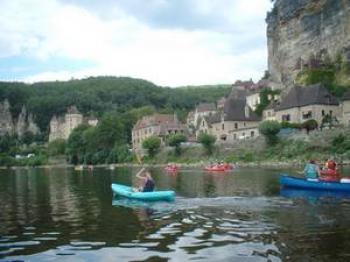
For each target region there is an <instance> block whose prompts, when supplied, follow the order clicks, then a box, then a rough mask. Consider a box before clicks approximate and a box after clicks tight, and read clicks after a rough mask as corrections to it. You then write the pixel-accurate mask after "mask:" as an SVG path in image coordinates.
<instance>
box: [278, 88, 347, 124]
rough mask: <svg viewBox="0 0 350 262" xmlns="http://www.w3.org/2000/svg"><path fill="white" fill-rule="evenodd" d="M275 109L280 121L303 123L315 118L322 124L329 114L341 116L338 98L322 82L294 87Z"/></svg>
mask: <svg viewBox="0 0 350 262" xmlns="http://www.w3.org/2000/svg"><path fill="white" fill-rule="evenodd" d="M274 111H275V119H276V120H277V121H279V122H282V121H287V122H291V123H303V122H305V121H307V120H310V119H314V120H316V121H317V122H318V123H319V124H321V123H322V120H323V118H324V117H326V116H327V115H328V116H331V117H332V118H334V119H340V118H341V108H340V107H339V102H338V99H337V98H336V97H335V96H333V95H332V94H330V92H329V91H328V90H327V88H326V87H325V86H324V85H322V84H315V85H310V86H306V87H300V86H295V87H293V88H292V89H291V90H290V91H289V93H288V94H287V95H286V96H285V97H284V98H283V99H282V100H281V103H280V104H279V105H278V106H277V107H276V108H275V110H274Z"/></svg>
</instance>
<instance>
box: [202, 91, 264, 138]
mask: <svg viewBox="0 0 350 262" xmlns="http://www.w3.org/2000/svg"><path fill="white" fill-rule="evenodd" d="M260 120H261V119H260V118H259V117H258V116H257V115H256V114H255V113H254V112H253V110H252V109H251V108H250V107H249V105H248V104H247V101H246V100H245V99H237V98H229V99H227V100H226V102H225V105H224V108H223V110H220V111H218V112H217V113H216V114H215V115H212V116H206V117H202V118H201V121H200V123H199V124H198V126H197V128H198V130H197V136H198V135H199V134H201V133H208V134H211V135H214V136H215V137H216V139H217V142H218V143H220V142H221V143H225V142H228V143H232V142H234V141H236V140H241V139H251V138H255V137H257V136H259V130H258V126H259V122H260Z"/></svg>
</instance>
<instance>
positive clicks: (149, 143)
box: [142, 136, 161, 157]
mask: <svg viewBox="0 0 350 262" xmlns="http://www.w3.org/2000/svg"><path fill="white" fill-rule="evenodd" d="M160 144H161V141H160V138H159V137H157V136H150V137H148V138H146V139H145V140H144V141H143V142H142V147H143V148H144V149H147V150H148V154H149V156H150V157H154V155H155V154H156V153H157V151H158V150H159V148H160Z"/></svg>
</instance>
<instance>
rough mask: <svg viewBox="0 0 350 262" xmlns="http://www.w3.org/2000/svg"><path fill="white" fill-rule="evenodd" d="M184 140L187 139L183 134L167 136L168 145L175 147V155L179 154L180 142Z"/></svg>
mask: <svg viewBox="0 0 350 262" xmlns="http://www.w3.org/2000/svg"><path fill="white" fill-rule="evenodd" d="M186 141H187V137H186V136H185V135H183V134H173V135H171V136H169V138H168V143H169V146H171V147H175V154H176V155H180V154H181V143H182V142H186Z"/></svg>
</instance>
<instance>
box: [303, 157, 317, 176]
mask: <svg viewBox="0 0 350 262" xmlns="http://www.w3.org/2000/svg"><path fill="white" fill-rule="evenodd" d="M304 174H305V177H306V178H307V179H317V178H318V177H320V168H319V167H318V165H316V162H315V160H310V162H309V163H307V164H306V166H305V168H304Z"/></svg>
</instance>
